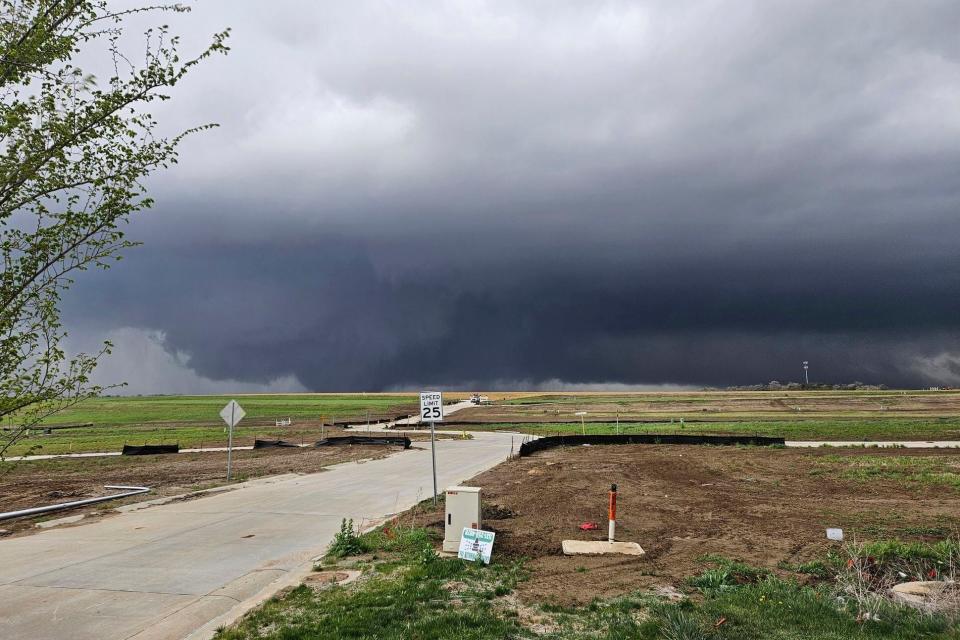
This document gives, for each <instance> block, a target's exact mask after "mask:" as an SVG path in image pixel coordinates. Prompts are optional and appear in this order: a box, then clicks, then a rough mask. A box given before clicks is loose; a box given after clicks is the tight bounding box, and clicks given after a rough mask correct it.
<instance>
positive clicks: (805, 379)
mask: <svg viewBox="0 0 960 640" xmlns="http://www.w3.org/2000/svg"><path fill="white" fill-rule="evenodd" d="M809 368H810V362H808V361H807V360H804V361H803V384H804V385H806V386H808V387H809V386H810V374H809V373H807V369H809Z"/></svg>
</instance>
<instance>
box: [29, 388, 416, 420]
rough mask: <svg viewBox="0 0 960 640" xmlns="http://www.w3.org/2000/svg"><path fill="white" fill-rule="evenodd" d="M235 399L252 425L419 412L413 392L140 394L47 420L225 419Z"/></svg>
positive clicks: (94, 402) (89, 402)
mask: <svg viewBox="0 0 960 640" xmlns="http://www.w3.org/2000/svg"><path fill="white" fill-rule="evenodd" d="M231 399H236V400H237V402H239V403H240V404H241V406H243V408H244V410H245V411H246V412H247V417H246V418H244V420H245V421H246V422H248V423H257V422H272V421H274V420H275V419H278V418H306V419H310V420H319V419H320V418H321V416H322V417H324V418H325V419H326V420H327V422H329V421H330V420H331V419H332V418H334V417H335V418H337V419H338V420H342V419H344V418H357V419H359V418H361V417H365V416H366V413H367V411H370V413H371V415H374V416H377V415H379V414H387V413H391V414H392V413H393V412H396V411H406V412H408V413H415V412H416V410H417V402H418V401H417V397H416V396H415V395H413V394H402V395H401V394H389V395H388V394H376V393H371V394H359V393H358V394H290V395H247V396H136V397H104V398H95V399H92V400H87V401H85V402H82V403H80V404H79V405H77V406H75V407H71V408H69V409H66V410H65V411H62V412H61V413H59V414H57V415H55V416H53V417H51V418H49V419H48V420H47V421H46V422H45V423H44V424H50V425H57V424H84V423H87V422H92V423H94V425H95V426H98V427H99V426H112V425H124V426H130V425H139V424H161V425H162V424H183V423H188V422H196V423H210V424H215V423H217V422H220V417H219V415H218V414H219V412H220V409H222V408H223V406H224V405H225V404H226V403H227V402H228V401H230V400H231Z"/></svg>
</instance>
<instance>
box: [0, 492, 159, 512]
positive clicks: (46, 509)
mask: <svg viewBox="0 0 960 640" xmlns="http://www.w3.org/2000/svg"><path fill="white" fill-rule="evenodd" d="M103 488H104V489H126V491H124V492H123V493H117V494H114V495H112V496H100V497H99V498H87V499H85V500H75V501H73V502H62V503H60V504H50V505H47V506H45V507H32V508H30V509H20V510H19V511H7V512H6V513H0V520H9V519H10V518H20V517H23V516H36V515H40V514H42V513H50V512H51V511H60V510H61V509H72V508H74V507H82V506H84V505H88V504H96V503H98V502H106V501H107V500H116V499H117V498H127V497H130V496H136V495H139V494H141V493H147V492H148V491H150V487H126V486H120V485H105V486H104V487H103Z"/></svg>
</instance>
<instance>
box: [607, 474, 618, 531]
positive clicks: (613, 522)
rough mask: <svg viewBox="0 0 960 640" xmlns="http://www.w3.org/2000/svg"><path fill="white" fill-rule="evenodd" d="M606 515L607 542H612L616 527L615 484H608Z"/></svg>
mask: <svg viewBox="0 0 960 640" xmlns="http://www.w3.org/2000/svg"><path fill="white" fill-rule="evenodd" d="M608 515H609V518H610V530H609V536H608V540H609V542H613V541H614V534H615V533H616V529H617V485H615V484H612V485H610V508H609V509H608Z"/></svg>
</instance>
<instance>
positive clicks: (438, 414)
mask: <svg viewBox="0 0 960 640" xmlns="http://www.w3.org/2000/svg"><path fill="white" fill-rule="evenodd" d="M420 420H422V421H423V422H443V393H441V392H440V391H421V392H420Z"/></svg>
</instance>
